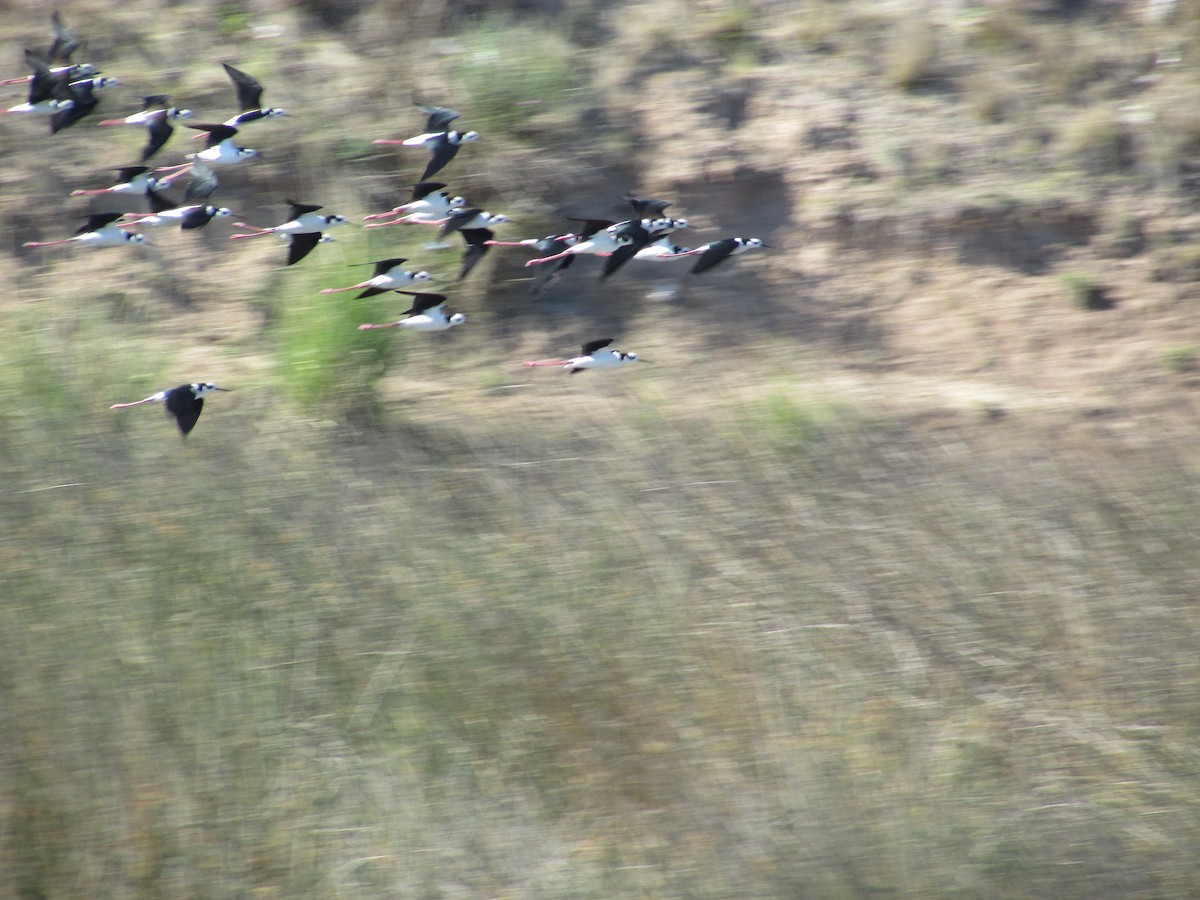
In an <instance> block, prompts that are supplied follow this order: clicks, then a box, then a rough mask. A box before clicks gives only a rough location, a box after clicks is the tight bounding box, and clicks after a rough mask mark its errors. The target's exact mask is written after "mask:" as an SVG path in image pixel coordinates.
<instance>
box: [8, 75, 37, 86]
mask: <svg viewBox="0 0 1200 900" xmlns="http://www.w3.org/2000/svg"><path fill="white" fill-rule="evenodd" d="M32 80H33V76H32V75H22V76H21V77H20V78H5V79H4V80H3V81H0V84H25V83H26V82H27V81H32Z"/></svg>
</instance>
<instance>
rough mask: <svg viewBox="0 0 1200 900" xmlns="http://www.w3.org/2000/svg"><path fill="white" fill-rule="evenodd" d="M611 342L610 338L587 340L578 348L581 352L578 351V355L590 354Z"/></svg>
mask: <svg viewBox="0 0 1200 900" xmlns="http://www.w3.org/2000/svg"><path fill="white" fill-rule="evenodd" d="M612 342H613V339H612V338H603V339H601V340H598V341H588V342H587V343H586V344H584V345H583V346H582V347H581V348H580V349H581V350H582V351H583V352H582V353H580V354H579V355H580V356H591V355H592V354H593V353H595V352H596V351H597V350H603V349H604V348H605V347H607V346H608V345H609V344H611V343H612Z"/></svg>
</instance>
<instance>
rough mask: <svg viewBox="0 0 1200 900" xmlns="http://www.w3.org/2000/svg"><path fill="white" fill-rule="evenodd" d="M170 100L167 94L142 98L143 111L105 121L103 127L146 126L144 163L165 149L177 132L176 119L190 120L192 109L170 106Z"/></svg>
mask: <svg viewBox="0 0 1200 900" xmlns="http://www.w3.org/2000/svg"><path fill="white" fill-rule="evenodd" d="M169 99H170V98H169V97H167V95H166V94H151V95H150V96H147V97H143V98H142V111H141V112H136V113H134V114H133V115H131V116H126V117H125V118H123V119H105V120H104V121H103V122H101V123H100V124H101V125H145V126H146V131H147V135H148V136H147V139H146V146H145V147H143V148H142V162H146V160H148V159H150V157H152V156H153V155H154V154H155V153H157V152H158V151H159V150H161V149H162V148H163V145H164V144H166V142H167V141H168V140H170V138H171V135H172V134H173V133H174V132H175V126H173V125H172V124H171V123H172V122H173V121H175V120H176V119H190V118H191V117H192V111H191V110H190V109H180V108H179V107H177V106H168V105H167V101H168V100H169Z"/></svg>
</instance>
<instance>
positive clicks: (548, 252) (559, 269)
mask: <svg viewBox="0 0 1200 900" xmlns="http://www.w3.org/2000/svg"><path fill="white" fill-rule="evenodd" d="M578 241H579V237H578V236H577V235H574V234H548V235H546V236H545V237H543V238H526V239H525V240H523V241H488V246H489V247H529V248H532V249H533V250H536V251H537V253H538V256H539V257H540V258H542V259H545V258H547V257H551V256H553V257H554V258H555V261H554V265H550V266H544V267H542V268H540V269H538V273H537V275H536V276H535V277H534V279H533V284H532V285H531V286H530V288H529V292H530V293H531V294H533V296H535V297H538V296H540V295H541V294H542V293H543V292H544V291H546V290H547V289H549V288H550V287H552V286H553V285H554V284H555V283H556V282H557V281H558V279H559V278H561V277H562V274H563V272H565V271H566V270H567V269H568V268H570V266H571V263H573V262H575V257H574V256H570V255H567V256H564V255H562V251H564V250H566V249H567V248H569V247H573V246H574V245H575V244H576V243H577V242H578Z"/></svg>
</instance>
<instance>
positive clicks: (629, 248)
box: [600, 222, 650, 281]
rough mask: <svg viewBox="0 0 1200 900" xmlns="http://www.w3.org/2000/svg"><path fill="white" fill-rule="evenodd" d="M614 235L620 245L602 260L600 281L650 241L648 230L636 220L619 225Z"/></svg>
mask: <svg viewBox="0 0 1200 900" xmlns="http://www.w3.org/2000/svg"><path fill="white" fill-rule="evenodd" d="M614 237H615V238H616V240H617V241H618V242H619V243H620V246H619V247H617V249H616V250H614V251H613V252H612V254H611V255H610V256H609V257H608V259H606V260H605V261H604V271H602V272H601V273H600V280H601V281H603V280H604V279H605V278H607V277H608V276H609V275H611V274H613V273H614V272H615V271H617V269H619V268H621V266H623V265H625V263H627V262H629V261H630V260H631V259H633V258H634V256H636V255H637V252H638V251H639V250H641V249H642V248H643V247H645V246H646V245H647V244H648V243H650V232H648V231H647V230H646V229H645V228H643V227H642V226H641V224H640V223H638V222H626V223H625V224H624V225H621V226H619V227H618V228H617V230H616V233H615V234H614Z"/></svg>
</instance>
